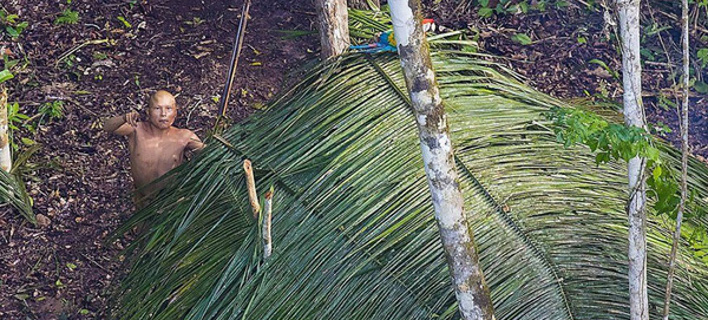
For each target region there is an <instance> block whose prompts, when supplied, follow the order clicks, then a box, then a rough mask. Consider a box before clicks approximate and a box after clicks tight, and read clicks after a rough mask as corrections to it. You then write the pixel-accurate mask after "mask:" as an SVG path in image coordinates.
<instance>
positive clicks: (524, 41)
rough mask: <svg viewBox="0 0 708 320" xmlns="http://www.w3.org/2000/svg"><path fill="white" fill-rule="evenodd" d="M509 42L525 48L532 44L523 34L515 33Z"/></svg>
mask: <svg viewBox="0 0 708 320" xmlns="http://www.w3.org/2000/svg"><path fill="white" fill-rule="evenodd" d="M511 40H513V41H514V42H516V43H519V44H522V45H525V46H526V45H530V44H532V43H533V40H531V38H530V37H529V36H528V35H527V34H525V33H517V34H515V35H513V36H512V37H511Z"/></svg>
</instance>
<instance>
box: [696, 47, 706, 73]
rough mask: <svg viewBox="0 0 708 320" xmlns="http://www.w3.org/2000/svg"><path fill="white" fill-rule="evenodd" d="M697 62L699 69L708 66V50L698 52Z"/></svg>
mask: <svg viewBox="0 0 708 320" xmlns="http://www.w3.org/2000/svg"><path fill="white" fill-rule="evenodd" d="M698 61H700V62H701V68H705V67H706V66H708V48H703V49H700V50H698Z"/></svg>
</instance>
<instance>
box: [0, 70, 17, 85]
mask: <svg viewBox="0 0 708 320" xmlns="http://www.w3.org/2000/svg"><path fill="white" fill-rule="evenodd" d="M14 77H15V76H14V75H13V74H12V72H10V70H8V69H5V70H3V71H0V83H3V82H5V81H8V80H10V79H12V78H14Z"/></svg>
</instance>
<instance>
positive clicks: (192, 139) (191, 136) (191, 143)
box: [179, 129, 204, 150]
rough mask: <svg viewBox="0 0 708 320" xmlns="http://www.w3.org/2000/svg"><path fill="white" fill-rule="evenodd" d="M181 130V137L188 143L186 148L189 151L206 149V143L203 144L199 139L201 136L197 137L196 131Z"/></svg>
mask: <svg viewBox="0 0 708 320" xmlns="http://www.w3.org/2000/svg"><path fill="white" fill-rule="evenodd" d="M179 130H180V133H179V134H180V137H181V138H182V139H184V141H185V142H186V147H187V149H189V150H199V149H202V148H204V143H202V140H201V139H199V136H197V134H196V133H194V131H192V130H189V129H179Z"/></svg>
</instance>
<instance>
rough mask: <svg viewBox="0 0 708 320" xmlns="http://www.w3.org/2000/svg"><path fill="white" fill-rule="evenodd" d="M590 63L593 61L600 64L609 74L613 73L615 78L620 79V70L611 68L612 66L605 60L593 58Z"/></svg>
mask: <svg viewBox="0 0 708 320" xmlns="http://www.w3.org/2000/svg"><path fill="white" fill-rule="evenodd" d="M588 63H593V64H596V65H599V66H600V67H602V68H603V69H605V71H607V72H608V73H609V74H611V75H612V77H613V78H615V79H619V72H617V71H615V70H612V69H611V68H610V66H608V65H607V64H606V63H605V62H604V61H602V60H600V59H592V60H590V61H588Z"/></svg>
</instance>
